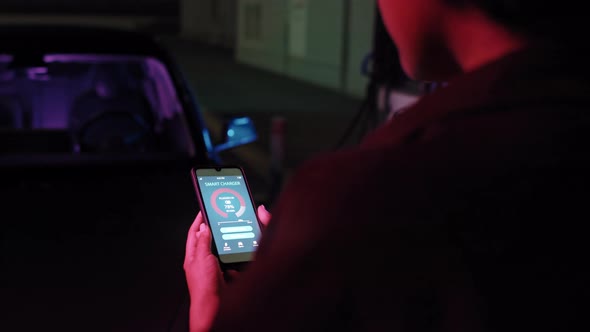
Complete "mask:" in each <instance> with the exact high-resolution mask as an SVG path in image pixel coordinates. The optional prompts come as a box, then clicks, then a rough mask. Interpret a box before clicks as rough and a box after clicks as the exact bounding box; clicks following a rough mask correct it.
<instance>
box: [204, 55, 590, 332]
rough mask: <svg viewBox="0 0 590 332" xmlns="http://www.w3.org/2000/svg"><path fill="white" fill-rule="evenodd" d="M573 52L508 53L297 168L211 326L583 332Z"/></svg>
mask: <svg viewBox="0 0 590 332" xmlns="http://www.w3.org/2000/svg"><path fill="white" fill-rule="evenodd" d="M582 53H583V54H580V53H577V52H572V50H567V49H559V48H531V49H529V50H527V51H523V52H519V53H516V54H512V55H509V56H506V57H505V58H503V59H501V60H499V61H497V62H495V63H492V64H489V65H486V66H485V67H483V68H480V69H478V70H477V71H474V72H471V73H468V74H465V75H461V76H460V77H457V78H456V79H455V80H453V81H451V82H450V83H449V85H448V86H447V87H445V88H442V89H440V90H438V91H436V92H435V93H433V94H431V95H428V96H426V97H424V98H423V99H422V100H421V101H420V102H418V103H417V104H416V105H415V106H414V107H412V108H410V109H409V110H407V111H406V112H404V113H403V114H401V115H400V116H399V117H397V118H395V119H394V120H393V121H391V122H390V123H388V124H387V125H385V126H384V127H382V128H380V129H379V130H377V131H376V132H374V133H373V134H372V135H371V136H370V137H368V138H367V139H366V140H365V141H364V142H363V144H362V145H361V146H359V147H357V148H354V149H349V150H345V151H341V152H336V153H332V154H329V155H326V156H324V157H321V158H319V159H316V160H313V161H311V162H309V163H307V164H306V165H305V166H303V167H302V168H301V169H300V170H299V171H298V172H297V173H296V175H295V176H294V177H293V178H292V179H291V181H290V183H289V185H288V186H287V187H286V189H285V190H284V193H283V194H282V196H281V198H280V200H279V203H278V205H277V208H276V210H275V212H274V216H273V220H272V221H271V224H270V226H269V229H268V230H267V234H266V235H265V238H264V239H263V243H262V244H261V247H260V251H259V252H258V255H257V258H256V261H255V262H254V263H253V264H252V265H251V266H250V268H249V270H248V271H246V272H245V273H244V274H243V275H242V276H241V279H240V280H238V281H237V282H236V283H235V284H233V285H231V286H230V287H229V288H228V289H227V290H225V292H224V294H223V297H222V301H221V308H220V311H219V314H218V316H217V319H216V322H215V325H214V330H219V331H287V330H310V331H311V330H331V331H342V330H353V331H355V330H390V331H481V330H484V331H540V330H543V331H549V330H573V329H574V327H575V329H576V330H588V326H587V325H588V322H587V319H586V318H585V317H583V316H585V313H584V312H583V309H582V308H583V307H582V306H581V305H578V303H580V302H581V303H583V302H585V301H588V287H587V285H586V283H587V282H588V281H589V278H588V272H586V271H587V270H588V269H587V268H586V266H585V265H586V264H587V261H588V258H587V257H588V256H587V255H588V244H587V242H588V241H587V240H586V238H587V237H588V233H586V231H585V230H586V228H587V227H586V223H588V222H589V221H590V215H589V214H590V210H589V209H590V204H588V198H589V197H590V195H588V194H587V192H588V190H589V187H588V185H589V184H590V181H589V179H590V176H589V175H588V169H589V168H588V166H590V165H589V161H590V158H589V153H590V149H589V148H590V145H589V143H590V83H589V79H588V74H589V73H590V71H589V70H588V65H587V61H588V60H587V59H589V58H587V57H586V56H585V53H588V52H585V53H584V52H582ZM580 324H582V325H580ZM584 325H585V327H584Z"/></svg>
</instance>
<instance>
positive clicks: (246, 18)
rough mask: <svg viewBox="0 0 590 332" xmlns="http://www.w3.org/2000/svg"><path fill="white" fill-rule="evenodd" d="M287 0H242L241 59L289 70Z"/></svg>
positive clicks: (275, 68) (237, 48) (248, 62)
mask: <svg viewBox="0 0 590 332" xmlns="http://www.w3.org/2000/svg"><path fill="white" fill-rule="evenodd" d="M287 5H288V2H287V0H239V1H238V15H237V16H238V17H237V19H238V24H237V45H236V57H237V60H238V61H239V62H242V63H245V64H248V65H251V66H255V67H258V68H262V69H266V70H270V71H273V72H276V73H280V74H285V73H286V56H287V40H286V38H287V37H286V36H287V21H286V20H287Z"/></svg>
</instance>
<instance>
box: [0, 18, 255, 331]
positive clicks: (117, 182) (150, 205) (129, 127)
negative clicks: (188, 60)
mask: <svg viewBox="0 0 590 332" xmlns="http://www.w3.org/2000/svg"><path fill="white" fill-rule="evenodd" d="M224 133H226V135H225V137H220V138H218V139H217V140H216V141H215V142H214V140H213V139H212V138H211V135H210V134H209V130H208V129H207V126H206V124H205V122H204V120H203V116H202V113H201V110H200V108H199V105H198V103H197V100H196V97H195V95H194V94H193V93H192V92H191V90H190V88H189V86H188V84H187V83H186V80H185V79H184V77H183V73H182V71H181V70H180V69H179V68H178V66H177V65H176V63H175V61H174V59H173V57H172V56H171V55H170V54H169V53H168V52H167V51H166V49H165V48H164V47H162V46H161V45H160V44H159V43H158V42H157V40H156V38H155V37H153V36H149V35H144V34H141V33H139V32H132V31H124V30H118V29H111V28H98V27H79V26H43V25H26V26H17V25H10V26H0V183H1V185H2V190H0V202H1V209H2V213H1V215H0V216H1V217H0V220H1V221H0V226H1V227H2V231H1V232H0V246H1V248H0V249H1V250H0V263H1V266H2V273H0V285H1V286H0V294H2V295H1V296H0V299H1V300H0V303H1V304H2V307H1V308H0V309H1V310H2V317H3V318H2V319H1V322H0V329H2V330H5V331H13V330H14V331H16V330H18V331H29V330H30V331H33V330H59V331H95V330H96V331H118V330H121V331H169V330H173V329H183V328H184V327H185V326H186V321H185V318H184V317H185V316H186V315H183V312H184V310H185V309H186V305H187V303H188V302H187V301H188V297H187V296H186V285H185V282H184V277H183V273H182V259H183V249H184V242H185V239H186V230H187V229H188V227H189V225H190V223H191V222H192V220H193V218H194V216H195V214H196V212H197V210H198V208H197V201H196V199H195V194H194V191H193V188H192V184H191V181H190V177H189V170H190V168H191V167H192V166H194V165H199V164H207V165H212V164H213V165H216V164H221V163H222V162H223V161H222V160H221V158H220V153H221V152H222V151H225V150H227V149H232V148H235V147H237V146H240V145H244V144H248V143H251V142H253V141H255V140H256V131H255V129H254V127H253V123H252V121H251V120H250V119H249V118H246V117H241V118H236V119H231V120H229V121H228V122H227V125H226V130H225V131H224ZM214 143H215V144H214Z"/></svg>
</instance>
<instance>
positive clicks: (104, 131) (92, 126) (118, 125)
mask: <svg viewBox="0 0 590 332" xmlns="http://www.w3.org/2000/svg"><path fill="white" fill-rule="evenodd" d="M151 133H152V128H151V126H150V125H149V123H148V121H147V120H146V119H145V118H144V117H142V116H141V115H139V114H137V113H133V112H129V111H124V110H110V111H105V112H100V113H98V114H96V115H94V116H92V117H91V118H89V119H87V120H86V121H84V122H83V124H82V125H81V126H80V127H79V128H78V129H77V130H75V131H74V133H73V135H74V139H75V140H76V141H77V142H78V143H79V144H80V147H81V150H82V151H89V150H90V151H137V150H142V149H144V148H145V147H146V146H147V143H148V141H149V138H150V136H151Z"/></svg>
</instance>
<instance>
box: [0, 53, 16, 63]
mask: <svg viewBox="0 0 590 332" xmlns="http://www.w3.org/2000/svg"><path fill="white" fill-rule="evenodd" d="M12 60H14V57H13V56H12V55H10V54H0V62H12Z"/></svg>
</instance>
